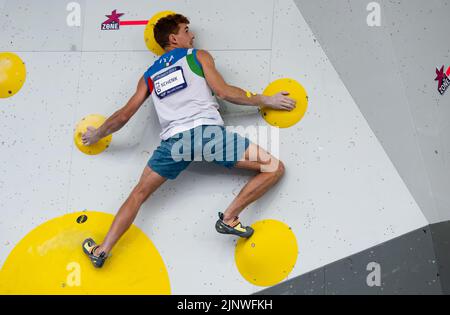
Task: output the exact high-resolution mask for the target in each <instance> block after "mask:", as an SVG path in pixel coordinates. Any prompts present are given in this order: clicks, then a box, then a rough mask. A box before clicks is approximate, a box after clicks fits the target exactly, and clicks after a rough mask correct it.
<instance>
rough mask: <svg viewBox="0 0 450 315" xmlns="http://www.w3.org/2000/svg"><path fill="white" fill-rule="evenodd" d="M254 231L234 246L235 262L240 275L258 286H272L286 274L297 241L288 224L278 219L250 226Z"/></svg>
mask: <svg viewBox="0 0 450 315" xmlns="http://www.w3.org/2000/svg"><path fill="white" fill-rule="evenodd" d="M252 227H253V229H254V230H255V232H254V233H253V235H252V236H251V237H250V238H249V239H244V238H241V239H240V240H239V241H238V243H237V245H236V252H235V261H236V265H237V268H238V270H239V272H240V273H241V275H242V276H243V277H244V278H245V279H246V280H247V281H248V282H250V283H252V284H254V285H258V286H272V285H275V284H277V283H279V282H281V281H282V280H283V279H286V277H287V276H288V275H289V273H290V272H291V271H292V269H293V268H294V266H295V263H296V261H297V256H298V246H297V240H296V238H295V235H294V233H293V232H292V231H291V229H290V228H289V226H287V225H286V224H284V223H283V222H280V221H277V220H263V221H259V222H256V223H254V224H253V225H252Z"/></svg>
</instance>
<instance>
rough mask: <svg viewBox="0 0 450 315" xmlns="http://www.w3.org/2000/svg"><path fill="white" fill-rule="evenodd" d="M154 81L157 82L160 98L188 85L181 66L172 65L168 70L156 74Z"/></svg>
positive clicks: (156, 90) (156, 88)
mask: <svg viewBox="0 0 450 315" xmlns="http://www.w3.org/2000/svg"><path fill="white" fill-rule="evenodd" d="M153 82H154V84H155V92H156V95H157V96H158V97H159V98H160V99H163V98H164V97H166V96H169V95H171V94H173V93H175V92H178V91H180V90H182V89H185V88H186V87H187V83H186V80H185V79H184V73H183V68H181V67H180V66H175V67H172V68H170V69H168V70H167V71H164V72H163V73H160V74H158V75H156V76H155V78H154V79H153Z"/></svg>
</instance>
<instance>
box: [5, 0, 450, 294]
mask: <svg viewBox="0 0 450 315" xmlns="http://www.w3.org/2000/svg"><path fill="white" fill-rule="evenodd" d="M77 2H78V3H79V4H80V6H81V12H82V15H81V17H82V18H81V25H80V26H79V27H69V26H68V25H67V23H66V17H67V14H68V11H67V10H66V5H67V3H69V1H55V0H53V1H51V0H47V1H39V3H38V2H36V1H31V0H28V1H25V0H21V1H12V0H11V1H9V0H4V1H0V9H1V8H2V11H1V12H0V14H1V16H2V18H1V20H0V38H2V40H1V41H0V50H2V51H11V52H14V53H16V54H17V55H19V56H20V57H21V58H22V59H23V60H24V61H25V63H26V67H27V80H26V82H25V84H24V86H23V87H22V89H21V90H20V91H19V93H17V94H16V95H14V96H13V97H11V98H7V99H0V131H1V132H0V150H1V152H2V154H1V156H0V209H2V217H1V219H0V266H1V265H2V264H3V262H4V261H5V259H6V258H7V256H8V254H9V253H10V252H11V250H12V249H13V248H14V246H15V245H16V244H17V242H19V241H20V240H21V239H22V238H23V237H24V236H25V235H27V233H29V232H30V231H31V230H32V229H33V228H35V227H36V226H38V225H40V224H42V223H44V222H46V221H48V220H49V219H51V218H54V217H57V216H60V215H63V214H66V213H71V212H76V211H81V210H83V209H91V210H95V211H101V212H106V213H111V214H115V213H116V212H117V210H118V209H119V207H120V206H121V205H122V203H123V202H124V201H125V199H126V198H127V197H128V195H129V193H130V192H131V190H132V189H133V187H134V186H135V185H136V183H137V181H138V179H139V176H140V175H141V173H142V171H143V169H144V167H145V165H146V163H147V161H148V159H149V158H150V156H151V154H152V152H153V150H154V149H155V148H156V146H157V145H158V144H159V139H158V134H159V132H160V126H159V123H158V118H157V116H156V112H155V110H154V108H153V106H152V105H153V104H152V101H151V100H150V99H149V100H147V101H146V103H144V105H143V106H142V107H141V108H140V109H139V110H138V112H137V113H136V114H135V116H133V118H132V119H131V120H130V121H129V122H128V124H127V125H126V126H124V127H123V128H122V129H121V130H120V131H119V132H117V133H115V134H114V135H113V142H112V144H111V145H110V147H109V148H108V149H107V150H106V151H104V152H103V153H102V154H100V155H96V156H87V155H85V154H83V153H81V152H80V151H79V150H78V149H77V148H76V147H75V145H74V142H73V129H74V127H75V125H76V123H77V122H78V121H79V120H80V119H81V118H82V117H85V116H86V115H89V114H94V113H96V114H101V115H104V116H106V117H108V116H109V115H111V114H112V113H114V112H115V111H116V110H118V109H119V108H121V107H122V106H123V105H125V103H126V102H127V101H128V99H129V98H130V97H131V96H132V94H133V93H134V91H135V88H136V84H137V82H138V80H139V78H140V77H141V76H142V74H143V73H144V72H145V71H146V70H147V68H148V67H149V66H150V65H151V64H152V63H153V61H154V60H155V59H156V58H157V56H155V55H154V54H153V53H152V52H150V51H148V50H147V48H146V46H145V43H144V39H143V30H144V26H133V27H131V26H128V27H121V29H120V30H119V31H101V30H100V24H101V23H102V22H103V21H104V20H105V19H106V18H105V15H106V14H110V12H111V11H112V10H114V9H117V10H118V11H119V12H123V13H125V15H124V16H123V19H126V20H146V19H150V18H151V17H152V16H153V15H154V14H156V13H158V12H160V11H164V10H172V11H176V12H180V13H182V14H184V15H186V16H187V17H188V18H189V19H190V22H191V24H190V28H191V30H192V31H193V32H194V33H195V36H196V41H195V44H194V46H195V47H196V48H199V49H206V50H208V51H210V53H211V54H212V55H213V57H214V58H215V62H216V66H217V68H218V70H219V72H221V73H222V75H223V77H224V78H225V80H226V82H227V83H228V84H230V85H234V86H238V87H241V88H243V89H249V90H252V91H255V92H259V93H262V91H263V90H264V89H265V87H266V86H267V85H268V84H269V83H270V82H272V81H274V80H276V79H278V78H286V77H288V78H292V79H295V80H297V81H298V82H300V83H301V84H302V85H303V86H304V88H305V89H306V91H307V94H308V97H309V104H308V109H307V112H306V115H305V116H304V117H303V119H302V120H301V121H300V122H299V123H298V124H296V125H295V126H293V127H291V128H286V129H281V130H280V142H279V150H277V151H278V152H276V153H274V154H275V155H277V156H278V157H279V158H280V159H281V160H282V161H283V162H284V163H285V165H286V170H287V171H286V174H285V176H284V177H283V178H282V180H281V181H280V182H279V183H278V184H277V185H276V186H275V187H274V188H273V189H272V190H270V191H269V192H268V193H267V194H266V195H264V196H263V197H262V198H260V199H259V200H258V201H256V202H254V203H253V204H251V205H250V206H249V207H248V209H247V210H246V211H245V212H243V213H242V215H241V219H242V221H243V222H244V223H252V222H255V221H260V220H263V219H276V220H279V221H282V222H284V223H286V224H288V225H289V226H290V227H291V229H292V232H293V233H294V234H295V236H296V239H297V242H298V247H299V254H298V257H297V262H296V265H295V267H294V269H293V270H292V272H291V273H290V274H289V276H288V277H287V279H291V278H296V277H299V276H302V275H306V274H307V273H308V272H311V271H315V270H318V269H319V268H322V267H323V266H326V265H330V264H332V263H334V262H337V261H340V260H341V259H344V258H346V257H350V256H352V255H355V254H357V253H360V252H363V251H364V250H367V249H369V248H373V247H374V246H377V245H379V244H382V243H385V242H388V241H390V240H393V239H396V238H398V237H400V236H402V235H405V234H407V233H409V232H412V231H416V230H418V229H421V228H422V227H425V226H427V225H428V222H429V221H431V222H435V221H439V220H444V219H445V218H446V216H445V213H446V212H445V208H446V207H447V210H448V203H447V201H448V199H447V198H448V195H450V194H448V193H447V190H448V188H449V185H448V184H447V182H446V181H447V180H448V176H445V172H447V175H448V154H449V152H448V145H447V144H448V133H447V134H445V128H447V127H448V125H446V124H448V123H447V122H446V120H445V119H444V118H445V115H447V117H448V108H447V107H448V106H446V105H448V97H449V96H448V93H447V95H444V96H442V97H441V96H440V95H439V94H436V93H437V91H436V84H435V82H434V81H433V79H434V77H435V73H434V70H435V67H436V66H438V65H440V64H442V63H445V62H447V61H448V59H449V58H448V45H447V46H445V43H443V41H442V44H439V43H437V42H434V41H435V39H430V37H429V36H427V34H430V36H431V34H436V32H438V33H439V32H444V31H442V30H441V29H442V28H443V27H446V24H445V23H446V22H442V21H441V22H439V23H435V24H433V23H432V21H431V18H430V17H431V16H434V14H435V13H436V14H444V13H443V12H442V11H445V10H447V12H448V2H447V1H430V8H428V6H427V8H426V9H421V8H422V6H425V4H421V3H419V2H416V1H412V2H414V3H413V4H412V5H411V6H407V10H412V11H402V10H400V9H399V7H398V6H399V5H396V4H394V3H392V2H387V3H384V2H380V3H382V17H383V18H382V26H381V27H380V28H378V29H374V28H370V27H368V26H367V24H366V16H367V14H368V12H367V11H366V8H365V5H361V4H359V3H358V1H315V2H314V4H313V2H310V1H297V0H268V1H257V0H246V1H236V0H233V1H227V2H223V1H207V0H192V1H188V0H186V1H171V2H170V3H168V2H166V1H151V2H150V1H144V0H136V1H132V2H127V3H124V2H122V1H109V0H108V1H106V0H102V1H77ZM230 3H231V4H230ZM403 5H404V4H403ZM429 10H432V11H431V12H429ZM387 11H389V13H387ZM405 12H406V13H405ZM385 13H386V14H385ZM413 13H414V14H416V15H417V17H413V16H411V15H412V14H413ZM404 14H407V15H406V16H403V15H404ZM424 16H427V17H428V20H427V19H425V18H423V17H424ZM447 17H448V14H447ZM417 20H420V21H421V22H422V24H423V25H422V24H420V23H418V22H417ZM433 20H434V18H433ZM447 20H448V19H447ZM412 21H415V22H416V26H415V27H416V28H417V29H416V30H415V31H411V34H410V33H408V32H410V30H409V24H411V23H412ZM441 23H444V24H445V25H443V24H441ZM418 25H422V26H418ZM423 28H426V29H423ZM419 31H420V33H418V32H419ZM435 31H436V32H435ZM391 33H392V34H391ZM439 34H440V33H439ZM444 34H445V33H444ZM423 41H425V42H426V46H427V47H429V49H430V51H431V50H432V49H435V48H436V46H435V45H440V46H438V48H439V51H442V50H445V49H447V50H446V51H444V52H442V53H436V54H435V55H430V54H428V50H426V49H425V48H423V47H422V46H421V45H422V44H423ZM416 46H417V47H418V46H420V47H421V48H422V50H420V53H418V54H420V56H416V55H415V54H414V53H412V52H411V50H413V49H415V48H416ZM444 46H445V47H446V48H445V49H444V48H443V47H444ZM445 56H446V57H445ZM444 57H445V58H444ZM428 58H430V59H428ZM433 58H434V59H433ZM432 59H433V60H432ZM425 60H427V62H426V63H425ZM417 71H419V73H417ZM416 73H417V74H416ZM411 77H414V79H411V80H410V79H409V78H411ZM424 85H426V86H424ZM419 87H420V89H419ZM420 91H424V92H423V93H422V94H423V95H422V94H420V93H421V92H420ZM449 93H450V92H449ZM419 94H420V95H419ZM431 100H433V102H432V101H431ZM445 100H447V104H446V103H445ZM220 105H221V111H222V114H223V118H224V120H225V124H226V125H231V126H237V125H239V126H244V127H247V126H268V125H267V123H266V122H265V121H264V120H263V119H262V118H261V116H260V114H259V113H258V112H257V110H256V109H255V108H251V107H247V106H238V105H235V104H231V103H227V102H223V101H220ZM426 106H429V108H428V110H427V109H426V108H424V107H426ZM430 112H432V113H433V114H429V113H430ZM425 114H427V115H425ZM430 115H431V116H430ZM433 117H434V118H433ZM422 118H423V119H422ZM426 126H428V127H426ZM437 126H439V127H437ZM445 126H447V127H445ZM271 128H273V127H271ZM447 129H448V128H447ZM427 137H434V138H433V141H435V143H436V146H433V148H432V147H431V146H432V144H431V143H429V142H427V141H428V140H427ZM252 140H255V139H252ZM446 141H447V144H446ZM260 145H261V146H263V147H266V148H267V149H268V150H269V151H270V147H268V145H265V144H264V143H262V144H260ZM431 149H435V150H436V151H437V152H438V153H434V150H433V152H431V151H430V150H431ZM446 150H447V151H446ZM436 159H437V160H438V161H437V160H436ZM436 161H437V162H436ZM251 176H253V173H252V172H250V171H242V170H237V169H233V170H227V169H225V168H220V167H219V166H217V165H212V164H208V163H204V162H201V163H193V164H191V165H190V166H189V167H188V169H187V170H186V171H184V172H183V173H182V174H181V175H180V176H179V177H178V178H177V179H176V180H175V181H168V182H166V183H165V184H164V185H163V186H161V187H160V188H159V189H158V190H157V191H156V192H155V193H154V194H153V195H152V196H151V197H150V198H149V199H148V200H147V201H146V202H145V203H144V204H143V205H142V207H141V210H140V212H139V214H138V216H137V218H136V220H135V222H134V223H135V224H136V225H137V226H138V227H139V228H140V229H142V231H144V233H146V235H147V236H148V237H149V238H150V239H151V240H152V242H153V243H154V244H155V246H156V247H157V249H158V250H159V253H160V254H161V256H162V258H163V260H164V262H165V264H166V266H167V270H168V273H169V277H170V282H171V287H172V293H173V294H251V293H256V292H259V291H261V290H262V289H264V288H262V287H259V286H255V285H253V284H251V283H249V282H247V281H246V280H245V279H244V278H243V277H242V276H241V275H240V273H239V271H238V269H237V268H236V263H235V256H234V251H235V246H236V238H234V237H228V236H227V237H225V236H223V235H219V234H217V232H216V231H215V230H214V223H215V221H216V219H217V211H223V210H225V208H226V206H227V205H228V204H229V203H230V202H231V201H232V200H233V198H234V197H235V196H236V195H237V194H238V193H239V190H240V189H241V188H242V187H243V186H244V185H245V183H246V182H247V181H248V179H249V178H250V177H251ZM423 248H426V246H424V247H423ZM399 255H400V256H399V257H398V258H399V259H401V257H403V256H401V255H403V254H399ZM423 255H424V256H426V257H431V256H430V255H433V253H432V252H426V253H425V252H424V253H423ZM430 259H431V258H430ZM339 268H341V269H339ZM339 268H338V270H336V271H334V272H331V271H330V274H331V273H333V274H335V275H338V274H340V273H341V272H344V271H342V270H344V269H346V268H347V267H346V266H343V265H342V266H340V267H339ZM424 268H425V267H424ZM430 268H434V267H429V268H428V267H426V268H425V269H424V270H426V272H425V271H424V277H426V278H427V277H428V275H429V274H432V273H433V274H434V271H430V270H434V269H430ZM405 272H406V271H405ZM344 273H345V272H344ZM404 275H406V273H405V274H404ZM317 276H318V277H319V278H320V277H321V276H320V274H319V275H317ZM308 277H310V274H308ZM427 279H429V277H428V278H427ZM429 281H432V280H429ZM333 283H334V284H336V287H335V288H334V289H330V290H333V291H335V292H336V293H342V292H344V291H346V288H345V287H342V286H339V281H338V279H336V281H333ZM330 285H331V284H330ZM323 289H324V287H322V288H320V287H318V290H323ZM347 289H348V290H347V291H351V290H350V288H347ZM435 289H436V286H431V289H430V292H431V291H433V290H435ZM439 289H440V288H438V289H436V291H438V290H439Z"/></svg>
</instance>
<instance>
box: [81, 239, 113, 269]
mask: <svg viewBox="0 0 450 315" xmlns="http://www.w3.org/2000/svg"><path fill="white" fill-rule="evenodd" d="M99 246H100V245H97V244H96V243H95V241H94V240H93V239H92V238H88V239H85V240H84V242H83V252H84V253H85V254H86V255H87V256H88V257H89V259H90V260H91V262H92V264H93V265H94V267H95V268H101V267H102V266H103V264H104V263H105V260H106V258H108V256H106V253H105V252H101V253H100V256H95V255H94V253H95V250H96V249H97V248H98V247H99Z"/></svg>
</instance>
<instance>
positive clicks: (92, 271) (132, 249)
mask: <svg viewBox="0 0 450 315" xmlns="http://www.w3.org/2000/svg"><path fill="white" fill-rule="evenodd" d="M113 220H114V216H113V215H111V214H107V213H102V212H95V211H83V212H75V213H70V214H66V215H63V216H60V217H57V218H54V219H51V220H49V221H47V222H45V223H43V224H41V225H39V226H37V227H36V228H34V229H33V230H32V231H31V232H29V233H28V234H27V235H26V236H25V237H24V238H23V239H22V240H21V241H20V242H18V244H17V245H16V246H15V247H14V249H13V250H12V251H11V252H10V254H9V256H8V258H7V259H6V261H5V263H4V265H3V268H2V271H1V273H0V294H58V295H59V294H64V295H65V294H158V295H159V294H163V295H167V294H170V282H169V275H168V272H167V268H166V266H165V264H164V261H163V259H162V257H161V255H160V254H159V252H158V250H157V248H156V247H155V245H154V244H153V242H152V241H151V240H150V239H149V238H148V237H147V236H146V235H145V233H144V232H142V231H141V230H140V229H139V228H138V227H136V226H135V225H131V226H130V229H129V230H128V231H127V232H126V233H125V234H124V235H123V237H122V238H121V239H120V240H119V241H118V242H117V244H116V245H115V246H114V248H113V250H112V251H111V256H110V257H108V258H107V259H106V261H105V264H104V265H103V267H102V268H101V269H99V268H95V267H94V266H93V265H92V263H91V261H90V260H89V258H88V257H87V256H86V254H85V253H84V252H83V249H82V243H83V240H85V239H86V238H90V237H91V238H93V239H94V240H95V241H96V242H97V243H99V244H100V243H101V242H102V241H103V238H104V237H105V235H106V233H107V232H108V229H109V227H110V225H111V223H112V221H113Z"/></svg>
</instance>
